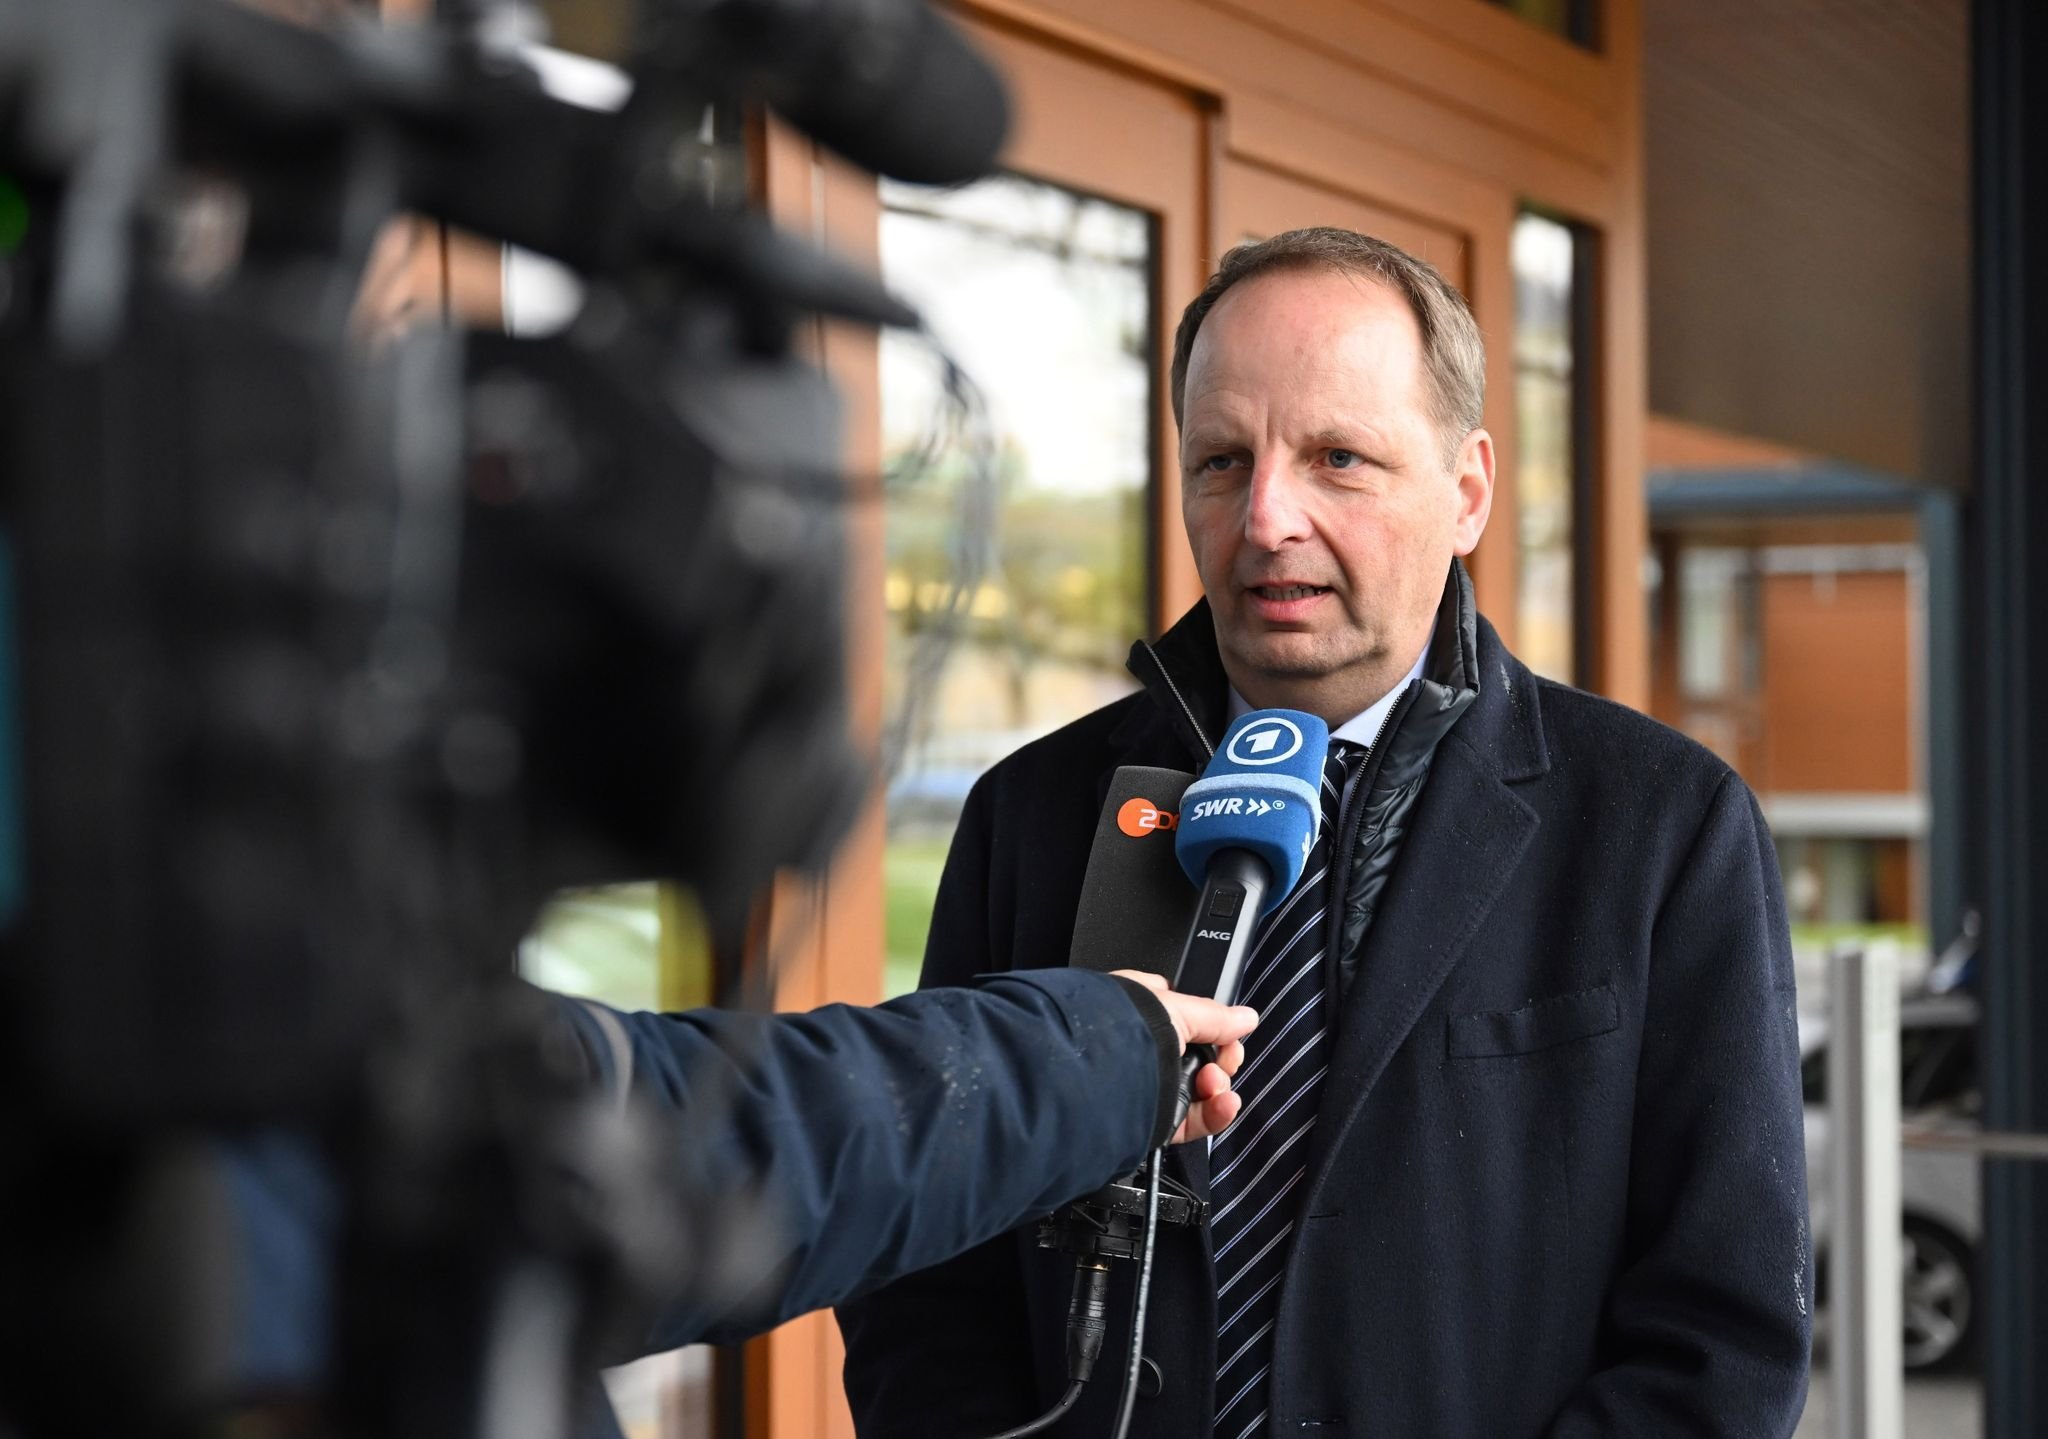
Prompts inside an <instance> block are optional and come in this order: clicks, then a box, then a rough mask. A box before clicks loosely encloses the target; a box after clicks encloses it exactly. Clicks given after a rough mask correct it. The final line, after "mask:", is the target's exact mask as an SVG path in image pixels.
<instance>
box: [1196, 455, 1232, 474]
mask: <svg viewBox="0 0 2048 1439" xmlns="http://www.w3.org/2000/svg"><path fill="white" fill-rule="evenodd" d="M1236 463H1237V459H1236V457H1235V456H1233V455H1211V456H1209V458H1208V459H1206V460H1204V461H1202V468H1203V469H1205V470H1208V471H1210V472H1212V473H1214V474H1219V475H1220V474H1222V473H1223V472H1224V471H1225V470H1227V469H1229V468H1230V467H1231V466H1232V465H1234V464H1236Z"/></svg>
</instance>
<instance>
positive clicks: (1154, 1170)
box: [989, 1148, 1166, 1439]
mask: <svg viewBox="0 0 2048 1439" xmlns="http://www.w3.org/2000/svg"><path fill="white" fill-rule="evenodd" d="M1165 1157H1166V1151H1165V1149H1163V1148H1161V1149H1155V1150H1153V1151H1152V1156H1151V1158H1150V1159H1149V1160H1148V1161H1147V1162H1146V1165H1145V1247H1144V1252H1143V1253H1142V1254H1140V1255H1139V1257H1138V1292H1137V1294H1136V1296H1135V1298H1134V1299H1133V1301H1132V1305H1131V1355H1130V1359H1129V1360H1128V1362H1127V1363H1126V1364H1125V1366H1124V1383H1123V1392H1122V1394H1121V1396H1120V1397H1119V1399H1118V1401H1117V1413H1116V1425H1115V1427H1114V1429H1113V1430H1112V1431H1111V1433H1112V1436H1113V1439H1125V1435H1127V1434H1128V1433H1129V1432H1130V1428H1131V1414H1132V1411H1133V1409H1134V1407H1135V1406H1136V1403H1137V1398H1138V1375H1139V1373H1140V1372H1141V1371H1142V1369H1143V1367H1144V1358H1145V1315H1146V1310H1147V1308H1148V1306H1149V1304H1150V1300H1151V1297H1152V1253H1153V1247H1154V1244H1155V1242H1156V1241H1157V1239H1158V1237H1159V1182H1160V1181H1159V1167H1160V1163H1161V1161H1162V1160H1164V1159H1165ZM1108 1307H1109V1265H1108V1263H1107V1262H1106V1261H1104V1260H1102V1259H1100V1258H1078V1259H1076V1260H1075V1261H1074V1292H1073V1297H1072V1298H1071V1299H1070V1300H1069V1301H1068V1304H1067V1392H1066V1393H1064V1394H1062V1395H1061V1396H1060V1400H1059V1403H1057V1404H1055V1405H1053V1406H1052V1408H1050V1409H1048V1410H1046V1411H1045V1412H1044V1413H1043V1414H1041V1415H1039V1416H1038V1417H1037V1418H1036V1419H1032V1420H1030V1421H1028V1422H1026V1423H1023V1424H1019V1425H1018V1426H1017V1427H1016V1428H1014V1429H1005V1430H1004V1431H1003V1432H1002V1433H1000V1434H992V1435H990V1436H989V1439H1027V1436H1029V1435H1032V1434H1041V1433H1043V1432H1045V1431H1046V1430H1047V1429H1050V1428H1051V1427H1052V1426H1053V1425H1055V1424H1057V1423H1058V1422H1059V1421H1060V1420H1061V1419H1062V1418H1064V1417H1065V1416H1066V1414H1067V1412H1068V1411H1069V1410H1071V1409H1072V1408H1073V1407H1074V1405H1075V1404H1076V1403H1077V1402H1079V1400H1080V1398H1081V1389H1082V1387H1083V1386H1084V1385H1086V1384H1087V1382H1088V1380H1089V1377H1090V1376H1091V1375H1093V1374H1094V1372H1095V1361H1096V1360H1097V1359H1099V1358H1100V1357H1101V1356H1102V1345H1103V1340H1104V1339H1105V1338H1106V1337H1107V1333H1108V1318H1107V1310H1108Z"/></svg>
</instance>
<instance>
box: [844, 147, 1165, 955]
mask: <svg viewBox="0 0 2048 1439" xmlns="http://www.w3.org/2000/svg"><path fill="white" fill-rule="evenodd" d="M882 203H883V216H882V227H881V250H882V268H883V273H884V275H885V277H886V278H887V280H888V282H889V284H890V286H891V287H892V288H893V289H895V290H896V291H897V292H898V293H899V294H901V295H903V296H904V297H905V298H907V299H908V300H910V301H911V303H913V304H914V305H916V306H917V307H918V308H919V310H920V311H922V312H923V314H924V315H925V317H926V320H927V322H928V324H929V325H930V327H931V330H932V331H933V333H934V335H935V336H936V337H937V339H938V341H939V343H940V344H941V345H943V346H944V348H945V350H946V352H947V353H948V354H950V355H951V356H952V357H953V358H954V359H955V360H956V361H957V362H958V363H959V364H960V365H961V366H962V368H964V369H965V370H966V372H967V373H968V374H969V375H970V376H971V377H972V378H973V380H974V381H975V383H976V384H977V386H978V387H979V388H980V389H981V391H982V392H983V394H984V395H985V396H986V397H987V400H988V403H989V409H990V421H991V423H992V425H993V428H994V432H995V443H996V447H997V453H998V456H999V471H1000V483H1001V495H1002V503H1001V518H1000V526H999V532H998V535H997V538H996V548H995V553H994V555H993V557H992V563H991V564H990V565H989V567H988V570H987V573H986V575H985V576H984V578H983V579H982V581H981V582H980V584H979V586H978V587H977V588H976V590H975V592H974V593H973V594H972V595H971V596H969V597H967V599H966V602H965V607H964V609H965V620H964V624H963V626H962V628H961V630H960V631H959V634H958V639H957V642H956V645H955V647H954V651H953V654H952V657H951V660H950V662H949V664H948V665H947V668H946V671H945V673H944V675H943V677H942V678H941V680H940V681H939V684H938V687H937V692H936V693H934V694H932V695H929V696H926V697H925V698H924V701H923V705H922V708H921V711H920V712H921V713H922V714H923V716H924V717H925V718H924V723H923V724H922V725H921V727H920V732H919V733H917V734H914V735H912V736H911V737H910V738H911V742H910V745H909V747H908V749H907V751H906V754H905V756H904V761H903V765H902V769H901V772H900V774H899V775H898V776H897V778H896V780H895V782H894V783H893V784H892V786H891V789H890V793H889V797H888V800H889V803H888V811H889V826H888V828H889V839H888V849H887V855H886V859H885V876H886V884H887V891H888V893H887V925H888V963H889V972H888V976H887V988H888V990H889V992H890V993H900V992H901V991H903V990H905V989H907V988H910V987H911V986H912V985H914V983H915V981H916V976H917V968H918V965H919V963H920V962H921V960H922V958H923V950H924V935H925V932H926V929H927V927H928V924H929V918H930V911H931V900H932V895H933V892H934V891H935V889H936V887H937V883H938V875H939V871H940V869H941V867H942V866H943V864H944V860H945V852H946V847H947V845H948V843H949V842H950V839H951V836H952V832H953V827H954V824H955V822H956V821H957V819H958V817H959V814H960V809H961V806H962V805H963V803H964V802H965V800H966V797H967V791H968V788H969V787H970V786H971V785H972V784H973V782H974V780H975V779H976V778H977V777H979V776H980V775H981V773H982V772H983V771H984V770H986V769H987V768H988V767H989V766H990V765H992V764H994V763H995V762H996V761H997V760H999V759H1001V758H1002V757H1003V756H1004V755H1006V754H1008V753H1009V752H1010V751H1012V750H1014V749H1016V748H1017V747H1018V746H1019V745H1021V744H1023V743H1025V742H1027V741H1028V740H1031V739H1034V738H1036V737H1037V736H1039V735H1041V734H1044V733H1046V732H1048V731H1050V730H1052V729H1055V728H1057V727H1058V726H1059V725H1062V724H1064V723H1066V722H1067V721H1069V720H1072V719H1075V718H1077V717H1078V716H1080V715H1082V714H1085V713H1086V712H1087V711H1089V710H1091V709H1093V708H1095V707H1096V706H1098V705H1101V704H1104V703H1107V702H1108V701H1110V700H1112V699H1115V698H1117V697H1118V696H1120V695H1122V694H1125V693H1127V692H1128V691H1129V690H1130V689H1131V688H1132V684H1133V681H1132V680H1131V678H1130V676H1129V674H1128V673H1126V671H1125V670H1124V667H1123V664H1124V656H1125V654H1126V652H1127V650H1128V648H1129V646H1130V643H1131V641H1132V640H1133V639H1135V638H1137V637H1138V636H1139V635H1141V634H1143V633H1144V632H1145V631H1146V629H1147V628H1148V626H1147V623H1146V621H1147V613H1146V602H1147V596H1148V594H1149V581H1150V576H1149V570H1148V555H1149V551H1150V543H1151V533H1150V524H1149V515H1150V505H1151V502H1150V494H1151V468H1152V459H1151V451H1152V445H1151V436H1152V431H1151V424H1152V415H1153V412H1154V398H1153V389H1152V385H1153V371H1154V369H1155V365H1154V355H1155V353H1156V345H1155V340H1154V336H1153V333H1152V323H1151V315H1152V292H1153V283H1152V276H1153V267H1154V243H1153V224H1152V219H1151V217H1150V216H1149V215H1147V214H1146V213H1145V212H1143V211H1140V210H1134V209H1132V208H1130V207H1128V206H1124V205H1119V204H1116V203H1114V202H1112V201H1108V200H1104V199H1100V198H1098V197H1094V196H1088V195H1082V194H1079V193H1076V192H1075V191H1072V190H1067V189H1064V188H1062V187H1060V186H1057V185H1050V184H1046V183H1043V182H1040V181H1037V180H1031V179H1026V178H1024V177H1021V176H1015V175H1000V176H995V177H992V178H990V179H987V180H983V181H980V182H977V183H976V184H973V185H969V186H965V187H963V188H960V189H954V190H931V189H925V188H922V187H918V186H910V185H901V184H896V183H894V182H889V181H884V182H883V184H882ZM941 381H942V376H941V373H940V369H939V366H938V363H937V362H936V360H935V359H934V357H933V356H932V355H931V354H930V353H929V352H928V351H927V350H926V349H925V348H924V347H923V346H922V345H921V344H920V343H919V342H917V341H916V340H914V339H911V338H908V337H905V336H901V335H893V334H892V335H885V336H884V337H883V341H882V387H881V388H882V427H883V449H884V462H885V464H886V465H893V464H895V463H896V462H899V461H900V460H901V459H902V457H903V456H905V455H907V454H912V453H915V452H916V451H917V450H918V449H919V448H920V447H921V445H922V443H923V440H924V438H925V436H926V434H927V433H928V431H929V430H930V429H931V427H932V425H933V423H934V417H935V416H936V415H937V414H938V412H939V410H940V407H941V395H942V386H941ZM964 463H965V460H964V458H963V457H960V456H957V455H949V456H947V457H945V458H944V459H942V460H941V462H940V463H939V464H938V465H937V467H936V468H935V469H934V470H933V472H931V473H927V474H925V475H922V476H919V477H917V478H916V479H915V481H914V482H912V483H905V484H899V485H896V486H894V487H892V489H891V491H890V493H889V497H888V500H887V521H886V530H887V540H886V550H887V570H886V580H885V588H884V593H883V596H882V599H883V601H884V603H885V604H886V606H887V609H888V617H889V624H888V636H889V639H888V644H889V649H888V671H887V675H888V677H887V691H886V702H887V703H888V704H889V705H890V706H891V710H892V712H894V711H895V708H896V707H897V706H900V705H901V704H902V703H903V700H904V695H903V687H904V682H905V657H906V654H907V651H908V648H909V645H910V644H911V642H912V641H914V640H915V639H916V637H917V636H918V635H919V634H920V633H921V632H922V631H923V630H924V629H925V628H926V627H928V626H929V625H931V624H933V623H935V622H936V616H937V613H938V611H939V609H940V607H941V606H942V605H943V604H944V603H945V601H946V597H947V594H948V578H949V575H950V573H951V570H952V558H951V557H952V552H953V546H954V543H955V540H956V538H957V537H956V536H955V535H954V533H953V526H954V524H955V519H954V506H953V496H954V494H955V492H956V490H957V488H958V486H959V484H960V483H961V481H962V474H961V468H960V467H961V466H962V465H964ZM1053 958H1054V959H1055V961H1057V960H1058V959H1063V958H1064V956H1055V957H1053Z"/></svg>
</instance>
